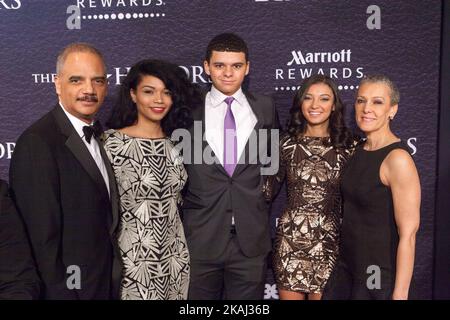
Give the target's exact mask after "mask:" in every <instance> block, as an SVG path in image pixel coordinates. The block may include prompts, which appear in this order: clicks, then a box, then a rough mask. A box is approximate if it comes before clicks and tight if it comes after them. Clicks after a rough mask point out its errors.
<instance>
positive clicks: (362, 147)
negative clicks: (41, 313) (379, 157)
mask: <svg viewBox="0 0 450 320" xmlns="http://www.w3.org/2000/svg"><path fill="white" fill-rule="evenodd" d="M401 142H402V140H401V139H400V140H399V141H396V142H392V143H390V144H387V145H385V146H384V147H381V148H378V149H376V150H366V149H364V143H363V144H361V150H362V151H364V152H367V153H372V152H378V151H381V150H384V149H386V148H388V147H390V146H392V145H394V144H398V143H401Z"/></svg>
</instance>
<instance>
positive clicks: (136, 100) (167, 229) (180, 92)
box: [104, 60, 197, 300]
mask: <svg viewBox="0 0 450 320" xmlns="http://www.w3.org/2000/svg"><path fill="white" fill-rule="evenodd" d="M196 97H197V89H196V88H195V87H194V86H193V85H192V84H191V83H190V81H189V79H188V78H187V76H186V74H185V72H184V71H183V70H182V69H181V68H179V67H178V66H176V65H174V64H171V63H168V62H165V61H160V60H143V61H140V62H138V63H137V64H135V65H134V66H133V67H132V68H131V70H130V71H129V73H128V75H127V76H126V77H125V79H124V81H123V83H122V85H121V87H120V92H119V97H118V101H117V103H116V104H115V106H114V107H113V109H112V112H111V116H110V119H109V121H108V123H107V124H108V126H109V127H110V128H111V129H110V130H108V131H106V132H105V137H104V138H105V149H106V151H107V154H108V157H109V159H110V161H111V164H112V166H113V168H114V172H115V176H116V180H117V184H118V190H119V194H120V214H121V215H120V229H119V247H120V253H121V255H122V259H123V264H124V269H123V279H122V283H121V299H134V300H135V299H143V300H174V299H176V300H178V299H186V298H187V291H188V286H189V269H190V265H189V252H188V247H187V244H186V239H185V236H184V231H183V227H182V223H181V219H180V215H179V212H178V205H179V204H180V202H181V201H182V199H181V190H182V189H183V186H184V184H185V183H186V180H187V174H186V171H185V169H184V167H183V163H182V160H181V159H180V157H178V155H177V153H176V152H175V150H174V145H173V144H172V142H171V140H170V139H169V137H170V135H171V134H172V132H173V130H175V129H177V128H186V127H187V126H189V124H190V122H191V121H192V120H191V117H190V108H191V107H192V106H193V104H195V103H196V99H197V98H196Z"/></svg>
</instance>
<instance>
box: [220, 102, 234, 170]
mask: <svg viewBox="0 0 450 320" xmlns="http://www.w3.org/2000/svg"><path fill="white" fill-rule="evenodd" d="M233 101H234V98H233V97H228V98H226V99H225V103H226V104H227V113H226V114H225V120H224V126H223V128H224V139H223V140H224V141H223V167H224V169H225V171H226V172H227V173H228V175H229V176H230V177H231V176H232V175H233V172H234V168H236V164H237V138H236V122H235V120H234V116H233V112H232V111H231V104H232V103H233Z"/></svg>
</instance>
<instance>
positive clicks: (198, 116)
mask: <svg viewBox="0 0 450 320" xmlns="http://www.w3.org/2000/svg"><path fill="white" fill-rule="evenodd" d="M205 97H206V96H205ZM205 97H204V98H205ZM193 118H194V121H201V123H202V151H204V150H205V149H206V148H209V149H210V150H211V152H213V153H214V158H215V161H214V164H212V165H213V166H214V167H215V168H217V170H219V171H220V172H221V173H222V174H224V175H226V176H228V173H227V172H226V171H225V169H224V168H223V166H222V165H221V164H220V161H219V159H218V158H217V156H216V154H215V152H214V150H213V149H212V148H211V146H210V145H209V143H208V141H206V139H203V137H204V136H205V103H204V102H203V105H202V106H201V107H199V108H196V109H195V110H194V112H193ZM192 134H193V137H195V135H194V132H192ZM193 142H194V141H193ZM193 150H194V148H193ZM192 159H194V155H193V154H192Z"/></svg>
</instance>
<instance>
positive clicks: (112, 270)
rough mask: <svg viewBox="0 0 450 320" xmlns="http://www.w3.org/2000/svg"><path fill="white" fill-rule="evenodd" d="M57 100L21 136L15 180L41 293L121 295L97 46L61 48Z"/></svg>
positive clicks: (59, 296)
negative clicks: (99, 113) (103, 138)
mask: <svg viewBox="0 0 450 320" xmlns="http://www.w3.org/2000/svg"><path fill="white" fill-rule="evenodd" d="M56 71H57V77H56V78H55V85H56V93H57V94H58V97H59V103H58V104H56V106H55V107H54V108H53V110H51V111H50V112H49V113H47V114H46V115H44V117H42V118H41V119H40V120H38V121H37V122H35V123H34V124H33V125H31V126H30V127H29V128H28V129H27V130H26V131H25V132H24V133H23V134H22V135H21V136H20V138H19V140H18V141H17V144H16V147H15V150H14V154H13V157H12V160H11V168H10V183H11V189H12V191H13V196H14V199H15V201H16V204H17V207H18V209H19V212H20V214H21V215H22V217H23V220H24V222H25V225H26V230H27V232H28V234H29V237H30V242H31V248H32V252H33V255H34V257H35V259H36V264H37V268H38V272H39V275H40V277H41V279H42V282H43V292H42V298H44V299H111V298H117V297H118V287H119V284H120V269H121V268H120V257H119V256H118V255H117V252H118V250H117V244H116V236H115V231H116V227H117V221H118V210H117V209H118V198H117V191H116V184H115V180H114V173H113V171H112V168H111V166H110V163H109V161H108V158H107V156H106V154H105V152H104V149H103V147H102V144H101V142H100V140H99V135H100V134H101V129H100V128H99V126H98V123H97V122H94V116H95V114H96V113H97V111H98V110H99V108H100V106H101V104H102V103H103V100H104V98H105V95H106V92H107V79H106V69H105V64H104V60H103V57H102V55H101V53H100V52H99V51H98V50H97V49H95V48H94V47H92V46H90V45H88V44H83V43H75V44H71V45H69V46H68V47H66V48H65V49H64V50H63V51H62V52H61V53H60V55H59V56H58V60H57V70H56Z"/></svg>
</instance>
